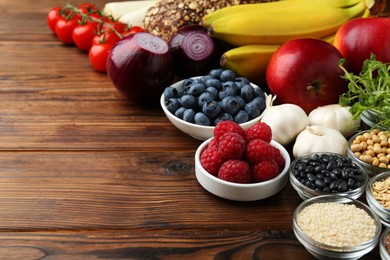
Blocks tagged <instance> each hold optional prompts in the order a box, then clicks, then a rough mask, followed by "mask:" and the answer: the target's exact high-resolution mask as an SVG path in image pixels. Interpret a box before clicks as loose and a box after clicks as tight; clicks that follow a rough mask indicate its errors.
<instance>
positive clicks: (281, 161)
mask: <svg viewBox="0 0 390 260" xmlns="http://www.w3.org/2000/svg"><path fill="white" fill-rule="evenodd" d="M272 147H273V148H274V151H275V157H274V159H275V162H276V164H277V165H278V167H279V171H282V170H283V169H284V165H285V161H284V158H283V155H282V153H281V152H280V150H279V149H278V148H276V147H274V146H272Z"/></svg>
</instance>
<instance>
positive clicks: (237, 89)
mask: <svg viewBox="0 0 390 260" xmlns="http://www.w3.org/2000/svg"><path fill="white" fill-rule="evenodd" d="M227 86H229V87H232V88H233V90H234V93H236V94H237V93H238V92H239V90H240V89H239V88H238V86H237V84H236V83H235V82H234V81H226V82H222V89H223V88H224V87H227Z"/></svg>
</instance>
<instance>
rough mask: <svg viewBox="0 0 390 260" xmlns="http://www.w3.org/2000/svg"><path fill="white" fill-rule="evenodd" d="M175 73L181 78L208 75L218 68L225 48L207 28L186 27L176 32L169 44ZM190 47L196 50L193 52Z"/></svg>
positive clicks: (197, 26) (198, 26)
mask: <svg viewBox="0 0 390 260" xmlns="http://www.w3.org/2000/svg"><path fill="white" fill-rule="evenodd" d="M168 45H169V49H170V52H171V53H172V59H173V63H174V70H175V73H176V74H177V75H178V76H179V77H181V78H189V77H194V76H200V75H206V74H207V73H208V72H209V71H210V70H211V69H214V68H218V67H219V66H220V65H219V61H220V58H221V55H222V53H223V48H222V47H221V46H220V44H219V42H217V41H216V40H215V39H213V38H211V37H210V36H209V34H208V32H207V28H205V27H203V26H200V25H186V26H183V27H181V28H179V30H178V31H177V32H175V33H174V34H173V36H172V38H171V39H170V41H169V42H168ZM190 45H192V48H194V49H193V50H192V51H191V49H190V47H191V46H190Z"/></svg>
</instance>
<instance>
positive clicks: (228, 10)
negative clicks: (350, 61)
mask: <svg viewBox="0 0 390 260" xmlns="http://www.w3.org/2000/svg"><path fill="white" fill-rule="evenodd" d="M361 1H362V0H341V1H340V0H279V1H274V2H264V3H256V4H242V5H235V6H228V7H225V8H222V9H219V10H216V11H214V12H212V13H209V14H207V15H205V16H204V17H203V18H202V20H201V24H202V25H203V26H205V27H208V26H210V25H211V24H212V23H213V22H215V21H216V20H218V19H220V18H224V17H227V16H230V15H234V14H237V13H240V12H244V13H246V12H247V11H249V10H256V12H258V11H259V12H260V13H265V12H272V11H275V10H278V11H280V12H293V11H294V10H300V9H304V8H307V7H308V6H310V5H316V6H326V7H335V8H346V7H350V6H353V5H356V4H358V3H359V2H361ZM260 9H261V11H260Z"/></svg>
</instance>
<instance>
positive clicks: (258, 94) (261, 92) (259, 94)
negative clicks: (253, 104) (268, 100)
mask: <svg viewBox="0 0 390 260" xmlns="http://www.w3.org/2000/svg"><path fill="white" fill-rule="evenodd" d="M253 90H254V91H255V97H261V98H264V90H262V89H261V88H253Z"/></svg>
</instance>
